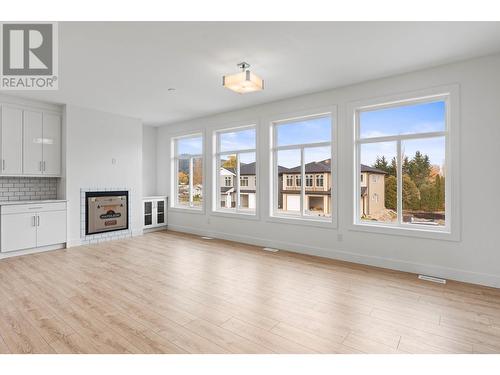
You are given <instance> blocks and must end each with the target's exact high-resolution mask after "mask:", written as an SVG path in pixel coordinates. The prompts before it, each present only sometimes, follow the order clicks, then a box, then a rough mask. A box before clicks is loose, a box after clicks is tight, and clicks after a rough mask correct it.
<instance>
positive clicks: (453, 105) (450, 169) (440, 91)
mask: <svg viewBox="0 0 500 375" xmlns="http://www.w3.org/2000/svg"><path fill="white" fill-rule="evenodd" d="M436 101H444V102H445V111H446V112H445V129H444V130H443V131H433V132H425V133H413V134H400V135H391V136H382V137H373V138H360V123H359V119H360V116H359V113H360V112H362V111H370V110H378V109H386V108H395V107H400V106H406V105H413V104H422V103H432V102H436ZM458 104H459V87H458V85H448V86H442V87H438V88H432V89H427V90H420V91H415V92H413V93H407V94H404V95H394V96H390V97H385V98H379V99H371V100H367V101H360V102H355V103H351V104H350V106H349V110H348V116H349V121H350V122H351V123H352V124H353V128H354V129H353V130H354V131H353V142H352V145H353V146H352V147H353V153H352V155H353V168H351V170H352V171H353V173H354V174H353V175H352V181H353V190H352V191H353V193H354V194H353V195H352V199H353V201H352V205H351V207H352V209H353V210H352V220H351V224H350V225H349V229H350V230H355V231H366V232H374V233H384V234H392V235H402V236H410V237H419V238H430V239H443V240H450V241H459V240H460V236H461V233H460V226H461V216H460V176H459V174H460V169H459V165H460V154H459V144H460V138H459V134H460V122H459V106H458ZM438 137H444V139H445V169H446V179H445V197H446V198H445V215H446V216H445V225H444V226H442V227H437V226H435V227H430V226H426V225H419V224H410V223H404V222H403V219H402V163H401V160H400V158H401V155H402V151H401V144H402V143H403V142H405V141H407V140H416V139H417V140H418V139H431V138H438ZM384 141H385V142H395V143H396V158H397V159H398V166H397V168H398V171H397V214H398V217H397V221H396V223H383V222H367V221H362V220H361V218H360V215H359V212H360V199H359V194H360V188H361V184H362V181H361V179H360V178H359V176H360V175H361V157H360V156H361V155H360V151H361V145H362V144H369V143H379V142H384Z"/></svg>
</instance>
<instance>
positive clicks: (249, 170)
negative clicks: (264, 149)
mask: <svg viewBox="0 0 500 375" xmlns="http://www.w3.org/2000/svg"><path fill="white" fill-rule="evenodd" d="M254 174H255V162H253V163H248V164H244V163H240V176H244V175H247V176H248V175H254Z"/></svg>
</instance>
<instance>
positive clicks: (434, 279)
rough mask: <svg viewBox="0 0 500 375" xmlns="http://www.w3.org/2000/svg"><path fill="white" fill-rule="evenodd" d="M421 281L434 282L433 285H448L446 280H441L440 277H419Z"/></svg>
mask: <svg viewBox="0 0 500 375" xmlns="http://www.w3.org/2000/svg"><path fill="white" fill-rule="evenodd" d="M418 278H419V279H420V280H425V281H432V282H433V283H438V284H446V279H440V278H439V277H434V276H427V275H418Z"/></svg>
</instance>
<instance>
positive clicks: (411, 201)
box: [403, 175, 420, 210]
mask: <svg viewBox="0 0 500 375" xmlns="http://www.w3.org/2000/svg"><path fill="white" fill-rule="evenodd" d="M419 208H420V191H419V190H418V188H417V185H415V183H414V182H413V180H412V179H411V177H410V176H408V175H403V209H404V210H418V209H419Z"/></svg>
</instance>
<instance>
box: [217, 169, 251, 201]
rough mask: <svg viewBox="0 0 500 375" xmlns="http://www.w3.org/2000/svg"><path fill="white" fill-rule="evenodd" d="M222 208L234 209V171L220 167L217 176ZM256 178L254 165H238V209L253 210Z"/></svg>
mask: <svg viewBox="0 0 500 375" xmlns="http://www.w3.org/2000/svg"><path fill="white" fill-rule="evenodd" d="M219 179H220V180H219V183H220V190H221V202H220V206H221V207H222V208H224V207H226V208H229V207H231V208H234V207H236V185H235V179H236V171H235V170H234V168H225V167H221V170H220V174H219ZM256 184H257V176H256V174H255V163H248V164H243V163H240V207H241V208H247V209H252V210H255V208H256V205H257V200H256V196H255V192H256Z"/></svg>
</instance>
